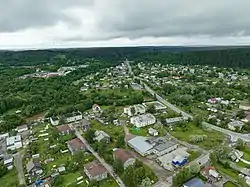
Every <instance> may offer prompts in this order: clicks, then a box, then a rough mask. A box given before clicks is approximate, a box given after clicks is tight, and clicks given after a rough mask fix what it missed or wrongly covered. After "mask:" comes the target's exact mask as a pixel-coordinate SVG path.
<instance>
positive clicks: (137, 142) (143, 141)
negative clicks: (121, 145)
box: [128, 136, 153, 156]
mask: <svg viewBox="0 0 250 187" xmlns="http://www.w3.org/2000/svg"><path fill="white" fill-rule="evenodd" d="M128 145H129V146H130V147H131V148H133V149H134V150H135V151H136V152H138V153H139V154H140V155H142V156H146V155H149V154H151V153H152V152H153V145H151V144H150V143H149V142H148V141H147V138H145V137H143V136H137V137H135V138H132V139H131V140H129V141H128Z"/></svg>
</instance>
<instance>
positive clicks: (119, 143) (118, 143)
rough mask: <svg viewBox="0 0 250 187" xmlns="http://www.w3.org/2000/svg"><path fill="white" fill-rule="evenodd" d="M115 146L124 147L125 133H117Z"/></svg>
mask: <svg viewBox="0 0 250 187" xmlns="http://www.w3.org/2000/svg"><path fill="white" fill-rule="evenodd" d="M115 146H116V147H117V148H123V147H125V135H124V134H120V135H118V137H117V140H116V144H115Z"/></svg>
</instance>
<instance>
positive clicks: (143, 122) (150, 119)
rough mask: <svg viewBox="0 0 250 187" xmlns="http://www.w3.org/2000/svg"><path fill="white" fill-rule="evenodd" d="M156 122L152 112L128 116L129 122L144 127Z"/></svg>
mask: <svg viewBox="0 0 250 187" xmlns="http://www.w3.org/2000/svg"><path fill="white" fill-rule="evenodd" d="M155 122H156V118H155V117H154V115H152V114H149V113H148V114H143V115H139V116H134V117H131V118H130V123H131V124H133V125H134V126H136V127H145V126H148V125H152V124H154V123H155Z"/></svg>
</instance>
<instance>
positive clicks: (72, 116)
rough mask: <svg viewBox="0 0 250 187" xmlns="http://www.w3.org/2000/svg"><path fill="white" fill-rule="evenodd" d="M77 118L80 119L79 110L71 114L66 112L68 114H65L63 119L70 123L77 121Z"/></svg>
mask: <svg viewBox="0 0 250 187" xmlns="http://www.w3.org/2000/svg"><path fill="white" fill-rule="evenodd" d="M79 120H82V113H81V112H75V113H72V114H68V116H66V119H65V121H66V122H67V123H72V122H75V121H79Z"/></svg>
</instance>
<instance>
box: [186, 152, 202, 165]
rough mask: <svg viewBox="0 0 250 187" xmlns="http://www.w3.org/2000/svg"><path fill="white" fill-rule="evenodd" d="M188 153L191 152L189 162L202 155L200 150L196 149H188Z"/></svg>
mask: <svg viewBox="0 0 250 187" xmlns="http://www.w3.org/2000/svg"><path fill="white" fill-rule="evenodd" d="M188 153H189V154H190V155H189V157H188V161H189V162H191V161H193V160H195V159H196V158H198V157H199V156H200V155H201V154H200V152H198V151H195V150H188Z"/></svg>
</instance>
